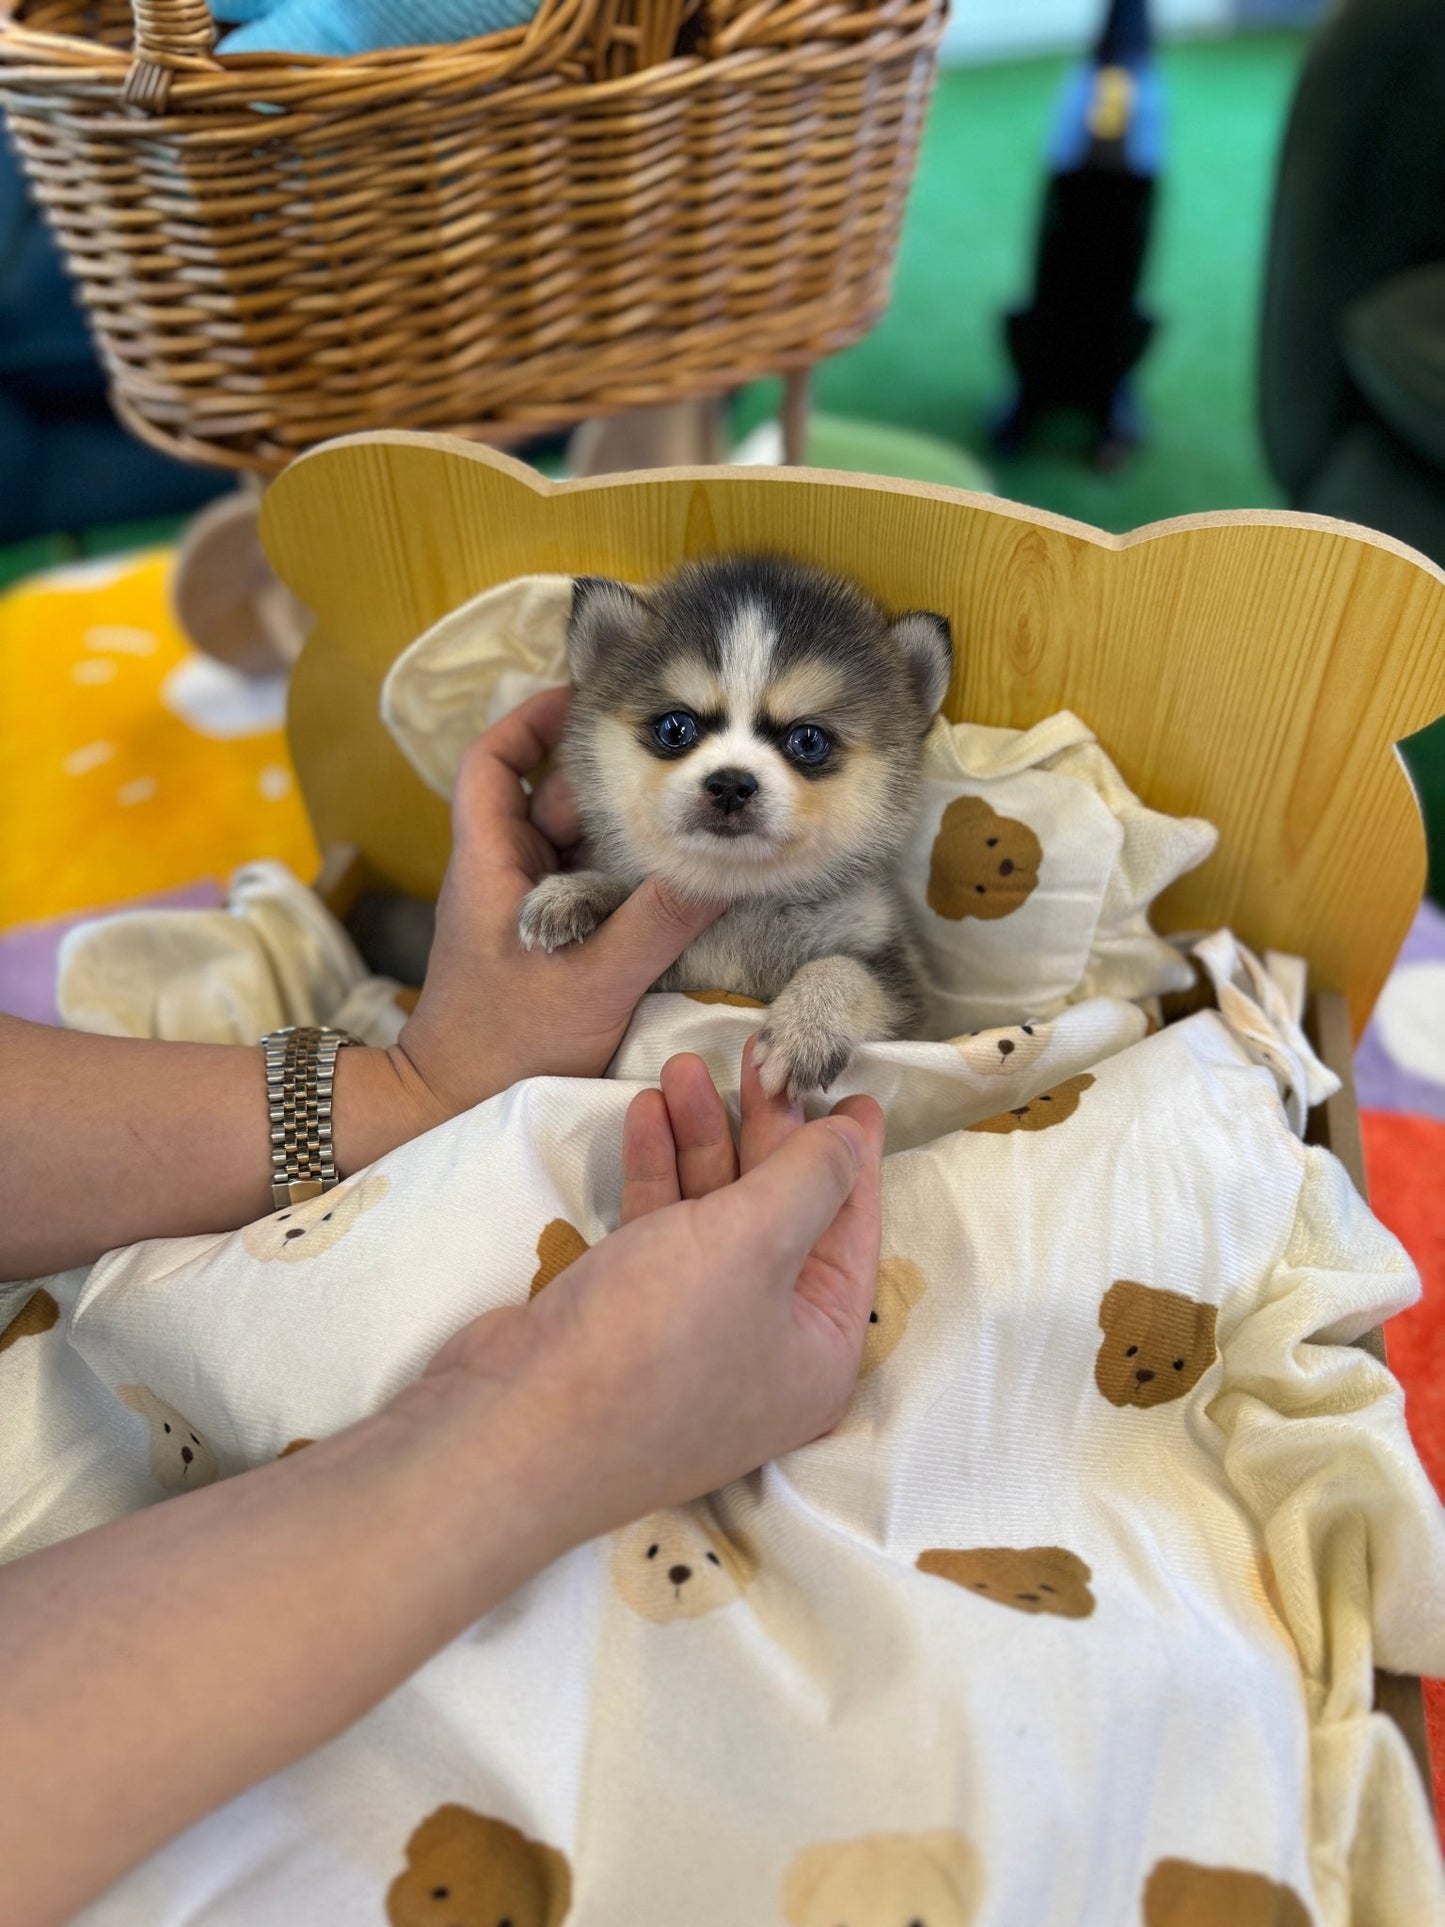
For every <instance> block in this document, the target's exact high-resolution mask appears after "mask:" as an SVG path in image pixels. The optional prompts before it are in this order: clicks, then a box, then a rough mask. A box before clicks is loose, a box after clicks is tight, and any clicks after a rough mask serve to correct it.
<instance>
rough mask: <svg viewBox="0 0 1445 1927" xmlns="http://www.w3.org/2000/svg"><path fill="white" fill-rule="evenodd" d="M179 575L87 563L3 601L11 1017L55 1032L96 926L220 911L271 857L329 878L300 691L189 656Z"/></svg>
mask: <svg viewBox="0 0 1445 1927" xmlns="http://www.w3.org/2000/svg"><path fill="white" fill-rule="evenodd" d="M169 565H170V564H169V554H168V552H166V551H154V552H151V553H148V554H145V555H140V556H128V557H122V558H119V559H106V560H102V561H93V562H81V563H77V564H74V565H71V566H68V567H65V568H61V569H56V570H52V571H50V572H49V573H48V574H45V575H41V576H35V577H32V578H31V579H30V580H28V581H26V582H23V583H20V584H17V585H16V586H15V587H14V588H11V589H9V590H8V591H6V592H5V593H4V594H3V595H0V823H3V824H4V825H6V826H7V829H8V832H9V833H8V834H7V835H5V836H4V837H0V1010H9V1011H14V1012H16V1013H17V1014H20V1015H24V1016H29V1017H35V1018H39V1019H46V1018H51V1019H53V1017H54V1000H53V997H52V995H51V988H50V985H51V979H52V978H53V972H54V955H55V947H56V945H57V944H58V942H59V940H60V936H61V934H62V933H63V931H64V930H65V929H66V928H68V927H69V926H70V924H72V923H75V922H78V921H80V920H81V919H82V918H84V917H85V916H88V915H90V914H91V913H92V912H94V911H97V910H104V909H113V908H119V907H120V906H121V905H130V904H135V903H137V902H148V901H155V900H164V901H168V902H185V903H189V904H204V903H215V902H218V901H219V900H220V894H221V889H222V886H223V885H224V883H225V880H226V878H227V877H228V876H229V875H230V873H231V871H232V870H233V869H235V868H236V867H237V865H239V864H242V863H248V862H251V861H253V860H254V859H256V858H258V857H276V858H279V859H280V860H281V861H282V862H283V863H287V864H289V865H290V867H291V868H292V869H293V870H295V871H296V873H297V874H298V875H299V876H303V877H309V876H311V875H312V874H314V872H315V869H316V864H317V855H316V846H315V843H314V840H313V838H312V836H311V831H310V828H309V826H308V824H307V822H306V816H305V812H304V810H303V808H302V805H301V800H300V797H299V795H298V794H297V790H296V783H295V778H294V776H293V774H292V770H291V763H290V759H289V757H288V755H287V751H286V742H285V737H284V735H283V733H282V727H281V725H282V718H283V713H284V704H285V691H284V687H283V685H282V682H281V680H280V679H279V678H278V679H277V680H276V681H274V682H254V681H248V680H247V679H246V678H244V677H241V676H237V675H235V674H234V673H233V672H231V671H229V670H226V669H223V668H221V667H220V665H219V664H217V663H214V662H211V661H210V660H209V659H208V658H206V657H203V656H198V655H197V654H195V652H194V651H193V650H191V649H190V648H189V646H188V645H187V644H186V642H185V641H184V639H183V638H182V636H181V635H180V633H179V631H178V630H177V628H176V625H175V623H174V621H173V620H172V618H171V614H170V610H169V606H168V602H167V597H166V577H167V572H168V569H169Z"/></svg>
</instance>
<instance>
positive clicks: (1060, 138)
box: [1049, 60, 1164, 176]
mask: <svg viewBox="0 0 1445 1927" xmlns="http://www.w3.org/2000/svg"><path fill="white" fill-rule="evenodd" d="M1122 64H1123V65H1126V66H1128V67H1129V69H1130V71H1131V72H1132V74H1133V76H1134V89H1135V91H1134V102H1133V108H1132V110H1131V113H1130V117H1129V125H1128V127H1127V128H1126V129H1125V132H1124V164H1125V166H1126V167H1127V168H1128V169H1129V172H1130V173H1131V174H1142V175H1145V176H1150V175H1154V174H1157V173H1158V172H1159V170H1160V168H1161V166H1162V165H1163V159H1164V88H1163V83H1162V82H1161V80H1160V77H1159V73H1158V70H1157V69H1156V68H1155V66H1154V63H1153V62H1152V61H1151V60H1142V61H1139V62H1138V63H1135V62H1132V61H1126V62H1123V63H1122ZM1098 72H1099V70H1098V68H1097V66H1095V65H1093V64H1089V65H1085V66H1080V67H1076V68H1074V70H1073V71H1072V72H1071V73H1070V74H1069V75H1068V77H1067V78H1066V79H1065V81H1064V84H1063V86H1062V88H1061V89H1060V92H1059V98H1058V101H1057V103H1056V104H1055V108H1054V127H1053V134H1052V138H1051V139H1050V141H1049V167H1050V170H1051V171H1052V172H1053V173H1055V174H1067V173H1069V172H1071V171H1072V170H1073V169H1074V168H1076V167H1081V166H1082V165H1083V163H1084V159H1085V156H1086V155H1087V154H1088V152H1089V147H1090V138H1091V137H1090V134H1089V125H1088V121H1089V108H1090V106H1091V104H1092V102H1093V98H1094V87H1095V84H1096V82H1097V79H1098Z"/></svg>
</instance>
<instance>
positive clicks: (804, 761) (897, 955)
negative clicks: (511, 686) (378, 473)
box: [521, 555, 953, 1099]
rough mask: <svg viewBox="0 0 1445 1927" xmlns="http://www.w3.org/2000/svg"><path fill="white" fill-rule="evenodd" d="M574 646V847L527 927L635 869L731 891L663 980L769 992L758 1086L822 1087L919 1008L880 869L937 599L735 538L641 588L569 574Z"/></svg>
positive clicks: (566, 937) (571, 921)
mask: <svg viewBox="0 0 1445 1927" xmlns="http://www.w3.org/2000/svg"><path fill="white" fill-rule="evenodd" d="M567 654H568V662H569V665H570V668H571V672H572V680H573V684H574V691H575V693H574V696H573V700H572V710H571V715H570V717H569V720H568V725H567V733H566V736H565V738H564V741H563V745H562V759H563V767H564V768H565V769H566V771H567V773H568V775H569V776H570V777H571V780H572V784H573V786H574V788H575V790H576V795H577V804H578V808H579V810H580V813H581V816H582V822H583V826H584V831H585V844H584V848H583V851H582V853H581V856H580V858H579V862H580V863H581V864H583V865H585V867H579V868H577V869H574V870H571V871H568V872H565V873H562V874H559V875H557V876H551V877H548V878H546V879H545V880H544V881H543V882H541V883H539V884H538V885H537V887H536V888H535V889H534V890H532V891H531V892H530V893H529V895H528V896H527V898H526V901H525V902H524V904H523V906H522V913H521V935H522V940H523V942H524V943H525V944H526V945H527V946H528V947H529V948H533V949H543V950H556V949H558V948H560V947H561V946H562V945H564V944H569V943H577V942H580V941H581V940H582V939H584V938H585V937H586V936H587V935H588V934H589V932H591V931H592V930H594V929H596V927H597V925H598V924H599V923H601V922H602V920H603V919H604V918H605V917H607V916H609V915H610V914H611V913H612V911H614V910H615V909H616V908H617V906H618V905H619V904H620V903H621V902H622V901H623V899H624V898H625V897H626V896H627V895H628V894H629V893H630V892H631V891H632V890H633V889H635V888H636V887H637V885H638V884H639V883H640V882H641V881H642V880H643V878H644V877H649V876H652V877H657V878H659V879H660V880H661V881H663V882H664V883H666V884H667V885H668V886H669V887H670V888H671V889H673V890H675V891H677V892H679V893H680V894H683V895H686V896H689V897H692V898H695V899H696V898H703V899H710V900H712V901H722V902H725V903H726V904H727V905H728V908H727V909H726V910H725V911H724V913H723V914H722V915H721V916H720V917H719V918H718V920H717V922H716V923H714V924H713V925H712V926H711V927H710V928H709V929H707V930H705V931H704V932H703V934H702V935H701V936H700V937H698V938H697V939H696V941H695V942H693V943H692V944H690V945H689V946H688V948H687V949H686V950H685V951H684V952H683V954H682V956H681V957H680V958H679V959H678V961H677V963H676V964H674V965H673V967H672V968H671V969H670V970H669V971H668V972H667V973H666V975H665V976H664V977H662V978H661V979H660V980H659V982H658V984H657V986H656V988H657V989H659V990H724V991H735V992H742V993H744V994H746V995H748V996H752V997H757V998H759V999H761V1000H762V1001H763V1002H765V1003H767V1004H768V1005H770V1006H771V1008H770V1009H769V1011H768V1014H767V1016H766V1019H765V1021H764V1023H763V1026H762V1030H761V1032H760V1036H759V1041H758V1045H757V1049H756V1060H757V1063H758V1067H759V1071H760V1075H761V1078H762V1082H763V1086H764V1088H765V1089H766V1090H767V1091H768V1092H769V1093H770V1094H776V1093H777V1092H778V1091H781V1090H782V1089H783V1088H784V1087H785V1086H786V1088H787V1090H788V1091H789V1093H790V1095H791V1096H792V1097H793V1098H794V1099H796V1098H798V1097H800V1096H801V1095H802V1094H803V1093H804V1092H806V1091H812V1090H819V1089H826V1088H827V1086H828V1085H829V1084H831V1083H832V1082H833V1080H834V1079H835V1078H836V1077H838V1076H839V1075H840V1073H841V1072H842V1071H843V1069H844V1067H845V1066H846V1065H847V1063H848V1061H849V1059H850V1057H851V1056H852V1055H853V1052H854V1050H855V1049H856V1048H857V1046H858V1045H859V1044H860V1043H861V1042H863V1040H864V1039H866V1038H886V1037H898V1036H906V1035H907V1034H909V1032H910V1031H912V1030H913V1029H915V1028H916V1026H917V1023H918V1020H919V998H918V990H917V983H916V972H915V965H914V960H913V946H912V942H911V937H910V931H909V925H908V917H907V912H906V910H905V907H904V904H903V900H902V898H901V896H900V894H899V892H898V889H897V886H896V882H895V878H894V871H895V869H896V863H897V858H898V854H899V851H900V849H901V848H902V846H903V844H904V842H905V841H906V839H907V837H908V835H909V832H910V831H911V829H912V827H913V820H914V815H915V811H916V809H917V802H918V789H919V770H920V762H921V747H922V742H923V737H924V734H925V732H926V731H927V729H928V726H929V724H930V723H931V722H932V720H933V718H934V716H935V715H936V714H937V712H938V709H939V706H940V704H941V703H942V701H943V698H944V695H945V693H946V691H947V689H948V682H949V677H950V674H951V672H952V666H953V644H952V637H951V634H950V631H949V626H948V623H947V621H946V620H945V619H944V618H943V617H942V616H939V615H931V614H928V613H926V612H924V611H921V610H912V611H910V612H908V613H907V614H905V615H900V616H897V617H895V618H893V619H892V620H890V618H889V617H888V615H887V613H886V612H885V611H884V610H883V609H882V608H881V607H880V606H879V604H878V603H876V602H875V601H874V600H873V599H872V597H871V596H868V595H866V594H865V593H864V592H863V590H862V589H860V588H859V587H857V585H856V584H854V583H852V582H849V581H847V580H845V579H844V578H843V577H841V576H836V575H831V574H828V573H826V572H825V571H823V570H821V569H817V568H813V567H811V566H807V565H804V564H802V563H798V562H792V561H788V560H785V559H783V558H781V557H777V556H770V555H730V556H723V557H719V558H718V559H716V560H712V561H706V562H693V563H688V564H687V565H686V566H685V567H683V568H682V569H680V570H678V572H677V573H676V574H675V575H673V576H670V577H669V578H668V579H667V580H666V581H664V582H661V583H659V584H657V585H656V586H654V587H652V588H649V589H647V590H646V591H643V592H639V591H637V590H634V589H630V588H627V587H626V586H624V585H623V584H622V583H620V582H613V581H609V580H607V579H605V578H602V577H596V576H582V577H579V578H578V580H577V582H576V584H575V586H574V589H573V595H572V612H571V619H570V623H569V627H568V636H567Z"/></svg>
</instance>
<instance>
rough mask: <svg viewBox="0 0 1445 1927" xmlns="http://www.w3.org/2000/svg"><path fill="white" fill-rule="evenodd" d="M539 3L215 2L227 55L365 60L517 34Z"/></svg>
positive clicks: (500, 0) (526, 0)
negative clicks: (388, 50)
mask: <svg viewBox="0 0 1445 1927" xmlns="http://www.w3.org/2000/svg"><path fill="white" fill-rule="evenodd" d="M538 5H539V0H407V4H406V5H405V6H404V7H402V6H398V5H397V4H396V0H216V4H215V7H214V9H213V10H214V12H215V15H216V17H217V19H218V20H222V21H227V22H235V23H237V24H236V26H235V30H234V31H233V32H231V33H228V34H227V35H226V36H225V38H224V39H223V40H222V41H221V43H220V46H219V48H218V51H219V52H220V53H225V54H252V53H291V54H363V53H373V52H375V51H376V50H377V49H378V48H381V47H425V46H431V45H433V44H438V43H442V42H447V41H454V40H473V39H476V38H477V37H478V36H479V35H481V34H487V33H498V32H500V31H501V29H502V28H504V27H520V26H523V25H525V24H526V22H527V21H529V20H530V19H531V18H532V16H533V15H534V14H535V13H536V11H537V7H538Z"/></svg>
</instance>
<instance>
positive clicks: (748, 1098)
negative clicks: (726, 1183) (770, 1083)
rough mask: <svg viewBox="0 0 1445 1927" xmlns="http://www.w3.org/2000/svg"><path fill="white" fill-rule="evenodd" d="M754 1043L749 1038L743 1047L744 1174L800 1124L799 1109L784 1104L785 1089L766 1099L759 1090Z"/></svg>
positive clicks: (742, 1143)
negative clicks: (754, 1059)
mask: <svg viewBox="0 0 1445 1927" xmlns="http://www.w3.org/2000/svg"><path fill="white" fill-rule="evenodd" d="M756 1042H757V1038H756V1037H750V1038H749V1039H748V1041H747V1043H746V1044H745V1045H744V1046H743V1072H742V1092H741V1097H742V1131H741V1145H740V1151H741V1156H742V1168H743V1170H744V1171H751V1170H752V1168H753V1166H754V1165H755V1164H761V1163H762V1161H763V1159H764V1158H767V1157H771V1156H772V1154H773V1152H774V1151H776V1150H777V1148H778V1146H779V1145H780V1144H782V1143H783V1142H784V1140H785V1139H787V1138H790V1137H791V1136H792V1135H793V1133H794V1131H796V1130H797V1129H798V1127H799V1126H800V1125H801V1124H802V1122H803V1107H802V1105H801V1104H792V1103H790V1102H789V1101H788V1093H787V1090H786V1088H784V1089H783V1090H781V1091H779V1092H778V1094H777V1096H776V1097H769V1096H768V1094H767V1092H766V1091H765V1090H764V1089H763V1083H762V1079H761V1078H760V1077H759V1075H758V1067H757V1065H756V1064H755V1063H754V1062H753V1045H754V1044H755V1043H756Z"/></svg>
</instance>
